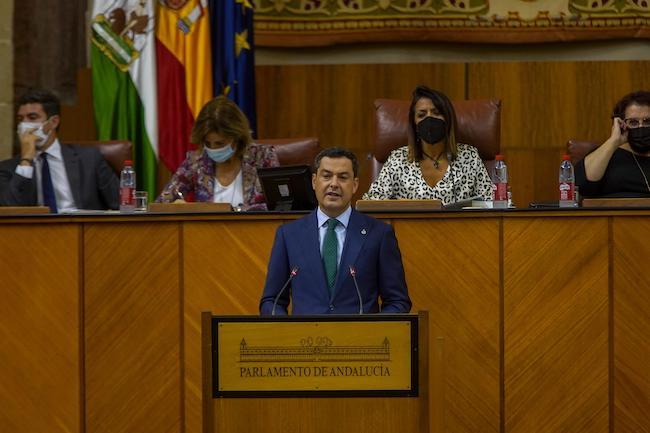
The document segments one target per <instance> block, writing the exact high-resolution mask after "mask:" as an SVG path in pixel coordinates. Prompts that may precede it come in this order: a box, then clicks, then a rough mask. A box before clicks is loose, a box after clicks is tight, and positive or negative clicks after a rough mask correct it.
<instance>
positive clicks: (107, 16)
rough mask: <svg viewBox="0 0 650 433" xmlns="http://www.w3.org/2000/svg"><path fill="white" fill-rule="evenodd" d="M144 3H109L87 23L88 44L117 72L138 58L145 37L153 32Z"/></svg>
mask: <svg viewBox="0 0 650 433" xmlns="http://www.w3.org/2000/svg"><path fill="white" fill-rule="evenodd" d="M147 1H148V0H122V1H119V0H118V1H115V2H111V4H110V6H109V7H108V8H107V9H106V10H104V11H103V12H102V13H99V14H97V15H96V16H95V17H94V18H93V21H92V23H91V31H92V36H91V40H92V42H93V44H95V46H97V48H99V49H100V50H101V51H102V52H103V53H104V54H105V55H106V56H107V57H108V58H109V59H110V60H111V61H112V62H113V63H114V64H115V65H116V66H117V67H118V68H119V69H120V70H121V71H124V72H126V71H128V70H129V67H130V66H131V64H132V63H133V62H134V61H136V60H137V59H138V58H139V57H140V52H141V51H142V49H143V48H144V46H145V45H146V43H147V35H148V34H149V33H150V32H152V31H153V30H154V20H153V16H152V14H151V13H150V11H149V9H148V7H147Z"/></svg>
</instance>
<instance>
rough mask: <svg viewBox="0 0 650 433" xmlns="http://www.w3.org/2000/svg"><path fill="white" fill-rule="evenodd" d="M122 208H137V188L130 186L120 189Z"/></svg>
mask: <svg viewBox="0 0 650 433" xmlns="http://www.w3.org/2000/svg"><path fill="white" fill-rule="evenodd" d="M120 206H135V188H133V187H129V186H123V187H121V188H120Z"/></svg>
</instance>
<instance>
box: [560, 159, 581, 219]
mask: <svg viewBox="0 0 650 433" xmlns="http://www.w3.org/2000/svg"><path fill="white" fill-rule="evenodd" d="M558 184H559V190H560V207H575V206H576V204H577V203H576V196H575V193H576V178H575V174H574V172H573V164H571V158H570V157H569V155H564V156H563V157H562V164H560V177H559V182H558Z"/></svg>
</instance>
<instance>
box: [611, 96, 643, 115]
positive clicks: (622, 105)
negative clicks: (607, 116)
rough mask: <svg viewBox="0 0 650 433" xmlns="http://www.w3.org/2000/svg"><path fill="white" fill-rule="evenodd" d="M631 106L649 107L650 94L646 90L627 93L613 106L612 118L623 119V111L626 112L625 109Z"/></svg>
mask: <svg viewBox="0 0 650 433" xmlns="http://www.w3.org/2000/svg"><path fill="white" fill-rule="evenodd" d="M632 104H636V105H642V106H644V107H650V92H648V91H647V90H637V91H636V92H632V93H628V94H627V95H625V96H623V97H622V98H621V99H620V100H619V101H618V102H617V103H616V105H614V109H613V110H612V118H614V117H619V118H621V119H625V110H627V107H629V106H630V105H632Z"/></svg>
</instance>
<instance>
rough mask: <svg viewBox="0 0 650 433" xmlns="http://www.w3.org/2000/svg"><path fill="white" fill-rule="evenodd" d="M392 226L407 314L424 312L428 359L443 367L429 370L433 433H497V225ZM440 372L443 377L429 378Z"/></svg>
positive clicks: (488, 221) (456, 222)
mask: <svg viewBox="0 0 650 433" xmlns="http://www.w3.org/2000/svg"><path fill="white" fill-rule="evenodd" d="M393 225H394V227H395V232H396V235H397V238H398V241H399V245H400V250H401V251H402V258H403V261H404V267H405V272H406V279H407V284H408V287H409V294H410V296H411V300H412V301H413V308H412V311H414V312H415V311H418V310H428V311H429V347H430V352H431V353H432V357H433V356H434V355H433V354H435V353H436V352H437V351H443V352H444V353H443V354H441V357H442V358H444V361H443V362H439V363H435V362H433V361H432V363H431V375H430V377H431V378H432V380H431V382H430V413H431V414H432V415H431V425H432V426H433V427H434V428H433V429H432V431H433V432H435V433H438V432H440V433H442V432H450V433H451V432H453V433H462V432H479V431H480V432H486V433H487V432H498V431H499V424H500V416H499V413H500V404H499V392H500V388H499V380H500V379H499V377H500V367H499V221H498V219H496V218H495V219H483V220H472V219H468V220H465V219H459V220H434V221H432V220H409V221H399V220H397V221H393ZM440 368H443V369H444V374H440V372H439V371H436V369H440ZM436 378H439V380H436ZM440 380H443V383H440ZM441 387H442V389H440V388H441ZM441 406H442V409H441ZM434 414H440V415H442V416H444V420H440V419H436V416H435V415H434Z"/></svg>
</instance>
